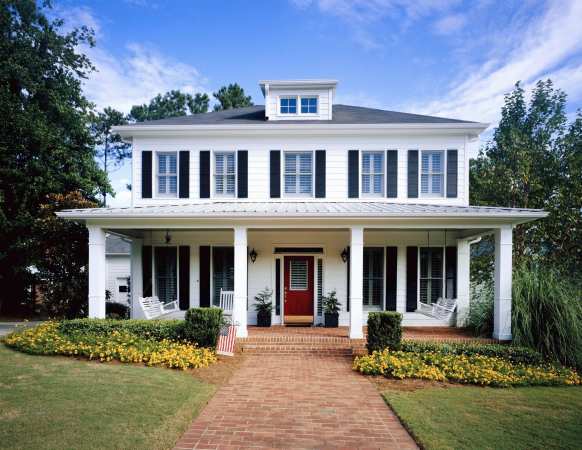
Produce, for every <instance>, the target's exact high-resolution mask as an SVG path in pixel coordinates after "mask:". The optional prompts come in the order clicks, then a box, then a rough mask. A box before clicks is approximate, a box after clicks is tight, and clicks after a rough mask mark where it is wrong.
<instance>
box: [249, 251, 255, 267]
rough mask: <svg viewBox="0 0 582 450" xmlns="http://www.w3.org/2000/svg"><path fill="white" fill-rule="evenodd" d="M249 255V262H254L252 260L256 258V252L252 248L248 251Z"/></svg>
mask: <svg viewBox="0 0 582 450" xmlns="http://www.w3.org/2000/svg"><path fill="white" fill-rule="evenodd" d="M249 256H250V257H251V262H252V263H253V264H254V262H255V261H256V260H257V252H256V250H255V249H254V248H253V249H252V250H251V252H250V253H249Z"/></svg>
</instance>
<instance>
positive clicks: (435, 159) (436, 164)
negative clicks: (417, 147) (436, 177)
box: [432, 152, 442, 172]
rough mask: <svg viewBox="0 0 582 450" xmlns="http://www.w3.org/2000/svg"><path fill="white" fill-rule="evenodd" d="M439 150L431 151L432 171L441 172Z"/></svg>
mask: <svg viewBox="0 0 582 450" xmlns="http://www.w3.org/2000/svg"><path fill="white" fill-rule="evenodd" d="M441 169H442V167H441V152H433V153H432V171H433V172H441V171H442V170H441Z"/></svg>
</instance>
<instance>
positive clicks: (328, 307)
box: [323, 290, 342, 328]
mask: <svg viewBox="0 0 582 450" xmlns="http://www.w3.org/2000/svg"><path fill="white" fill-rule="evenodd" d="M340 306H342V304H341V303H340V302H339V300H338V299H337V295H336V292H335V290H333V291H331V292H330V293H329V294H327V295H325V296H324V297H323V313H324V317H325V327H326V328H337V326H338V318H339V312H340Z"/></svg>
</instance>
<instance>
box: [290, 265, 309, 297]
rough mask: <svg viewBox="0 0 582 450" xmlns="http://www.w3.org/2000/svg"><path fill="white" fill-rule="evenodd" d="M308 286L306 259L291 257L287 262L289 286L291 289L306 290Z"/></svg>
mask: <svg viewBox="0 0 582 450" xmlns="http://www.w3.org/2000/svg"><path fill="white" fill-rule="evenodd" d="M308 287H309V283H308V274H307V261H306V260H305V259H292V260H291V261H290V262H289V288H290V289H291V290H292V291H306V290H307V289H308Z"/></svg>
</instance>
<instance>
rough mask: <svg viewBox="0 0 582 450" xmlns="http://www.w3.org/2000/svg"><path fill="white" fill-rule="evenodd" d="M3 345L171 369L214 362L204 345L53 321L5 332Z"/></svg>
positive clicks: (41, 352)
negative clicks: (75, 328) (69, 327)
mask: <svg viewBox="0 0 582 450" xmlns="http://www.w3.org/2000/svg"><path fill="white" fill-rule="evenodd" d="M5 343H6V345H8V346H9V347H12V348H15V349H17V350H19V351H21V352H24V353H30V354H33V355H65V356H76V357H85V358H89V359H98V360H100V361H101V362H108V361H112V360H114V359H115V360H117V361H120V362H123V363H143V364H146V365H147V366H163V367H168V368H171V369H182V370H186V369H190V368H197V367H207V366H209V365H210V364H212V363H214V362H216V355H215V353H214V352H213V351H211V350H210V349H208V348H199V347H197V346H195V345H191V344H186V343H180V342H176V341H171V340H168V339H162V340H161V341H158V340H155V339H144V338H142V337H138V336H136V335H135V334H132V333H129V332H127V331H119V330H114V331H112V332H111V333H109V334H107V335H104V334H100V333H95V334H92V333H87V332H77V333H71V334H64V333H62V332H60V328H59V324H58V323H57V322H44V323H43V324H41V325H39V326H37V327H35V328H29V329H25V330H23V331H19V332H15V333H12V334H10V335H8V336H7V337H6V339H5Z"/></svg>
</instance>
